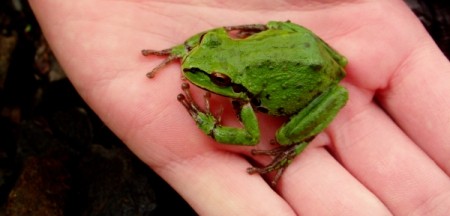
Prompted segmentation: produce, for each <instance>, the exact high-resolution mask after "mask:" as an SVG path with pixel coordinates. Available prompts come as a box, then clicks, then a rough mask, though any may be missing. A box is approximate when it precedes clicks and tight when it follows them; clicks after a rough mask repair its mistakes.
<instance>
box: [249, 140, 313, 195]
mask: <svg viewBox="0 0 450 216" xmlns="http://www.w3.org/2000/svg"><path fill="white" fill-rule="evenodd" d="M307 144H308V143H307V142H302V143H298V144H294V145H289V146H280V147H278V148H275V149H271V150H256V149H253V150H252V154H253V155H269V156H275V158H274V159H273V160H272V162H271V163H270V164H268V165H267V166H265V167H250V168H248V169H247V172H248V173H249V174H253V173H259V174H266V173H269V172H272V171H275V170H276V171H277V173H276V175H275V177H274V178H273V180H272V182H271V184H272V186H275V185H276V184H277V182H278V180H279V179H280V177H281V174H283V171H284V170H285V169H286V167H287V166H288V165H289V164H290V163H291V162H292V160H293V159H294V158H295V157H296V156H297V155H298V154H300V152H302V151H303V149H304V148H305V147H306V145H307Z"/></svg>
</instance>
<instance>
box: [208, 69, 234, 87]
mask: <svg viewBox="0 0 450 216" xmlns="http://www.w3.org/2000/svg"><path fill="white" fill-rule="evenodd" d="M209 78H210V79H211V81H212V82H213V83H214V84H216V85H218V86H221V87H227V86H230V85H231V79H230V77H228V76H227V75H225V74H222V73H219V72H213V73H211V75H209Z"/></svg>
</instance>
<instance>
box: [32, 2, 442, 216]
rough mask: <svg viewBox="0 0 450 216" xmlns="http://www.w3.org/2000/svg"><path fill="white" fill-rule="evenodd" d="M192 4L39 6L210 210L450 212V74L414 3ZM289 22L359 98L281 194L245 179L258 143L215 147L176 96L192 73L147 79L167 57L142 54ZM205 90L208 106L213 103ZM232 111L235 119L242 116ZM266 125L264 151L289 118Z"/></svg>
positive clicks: (115, 121)
mask: <svg viewBox="0 0 450 216" xmlns="http://www.w3.org/2000/svg"><path fill="white" fill-rule="evenodd" d="M189 2H191V1H176V0H173V1H171V2H170V3H168V2H167V1H102V0H95V1H94V0H80V1H59V0H30V4H31V5H32V7H33V10H34V12H35V13H36V16H37V18H38V21H39V23H40V25H41V27H42V28H43V31H44V34H45V36H46V37H47V40H48V41H49V43H50V45H51V47H52V49H53V51H54V53H55V55H56V56H57V58H58V60H59V62H60V63H61V64H62V66H63V67H64V69H65V71H66V73H67V75H68V76H69V78H70V80H71V81H72V83H73V84H74V86H75V87H76V89H77V90H78V91H79V93H80V94H81V96H82V97H83V98H84V99H85V100H86V102H87V103H88V104H89V105H90V106H91V107H92V108H93V109H94V111H95V112H96V113H97V114H98V115H99V116H100V117H101V118H102V120H103V121H104V122H105V123H106V124H107V125H108V127H110V128H111V129H112V130H113V131H114V132H115V133H116V134H117V135H118V136H119V137H120V138H121V139H122V140H123V141H124V143H125V144H126V145H127V146H128V147H129V148H130V149H131V150H132V151H133V152H134V153H135V154H136V155H137V156H138V157H139V158H140V159H141V160H142V161H144V162H145V163H147V164H148V165H149V166H150V167H151V168H152V169H154V170H155V171H156V172H157V173H158V174H159V175H161V176H162V177H163V178H164V179H165V180H166V181H167V182H169V183H170V184H171V185H172V186H173V187H174V188H175V189H176V190H177V191H178V192H179V193H180V194H181V195H182V196H183V197H184V198H185V199H186V200H187V201H188V202H189V204H190V205H191V206H192V207H193V208H194V209H195V210H196V212H197V213H199V214H200V215H220V214H223V213H224V212H226V213H227V214H228V215H238V214H239V215H295V214H301V215H390V214H395V215H405V214H412V215H414V214H416V215H424V214H428V215H445V213H448V212H450V209H449V208H450V179H449V174H450V135H449V134H450V109H448V108H449V107H450V64H449V61H448V60H447V59H446V58H445V56H444V55H443V54H442V53H441V52H440V51H439V49H438V48H437V46H436V45H435V44H434V42H433V41H432V39H431V38H430V36H429V35H428V34H427V32H426V31H425V29H424V28H423V27H422V26H421V24H420V22H419V20H418V19H417V18H416V17H415V16H414V14H413V13H412V12H411V11H410V10H409V8H407V6H406V5H404V3H403V1H401V0H373V1H363V0H360V1H358V0H354V1H340V2H338V1H330V2H332V3H326V2H327V1H305V2H304V3H302V1H297V2H299V3H296V5H295V4H294V3H288V2H284V1H273V0H270V1H253V0H250V1H245V4H243V3H242V1H225V2H224V1H205V2H203V3H197V4H198V5H195V4H194V3H189ZM195 2H198V1H195ZM287 19H289V20H291V21H292V22H295V23H298V24H301V25H304V26H306V27H308V28H310V29H312V30H313V31H314V32H316V33H317V34H318V35H319V36H321V37H322V38H323V39H324V40H326V41H327V42H328V43H329V44H330V45H332V46H333V47H334V48H336V49H337V50H338V51H339V52H340V53H342V54H344V55H345V56H346V57H347V58H348V60H349V64H348V66H347V68H346V70H347V77H346V78H345V79H344V80H343V82H342V85H343V86H345V87H346V88H347V89H348V90H349V92H350V100H349V101H348V103H347V105H346V106H345V107H344V109H342V110H341V112H340V113H339V114H338V116H337V117H336V119H335V120H334V121H333V122H332V123H331V125H330V126H329V127H328V128H327V129H326V130H325V131H324V132H323V133H321V134H320V135H319V136H317V137H316V139H315V140H314V141H312V143H311V144H310V146H309V147H308V148H307V149H306V150H305V151H304V152H303V153H302V154H301V155H300V156H298V157H297V158H296V159H295V160H294V162H293V163H292V164H291V165H290V166H289V168H288V169H286V171H285V172H284V174H283V176H282V178H281V179H280V181H279V182H278V185H277V187H276V188H271V187H270V185H269V184H268V183H267V181H265V180H264V179H263V178H261V177H260V176H259V175H249V174H247V173H246V172H245V169H246V168H247V167H249V166H250V163H249V161H248V160H247V159H246V158H247V157H244V155H249V152H250V150H251V148H252V147H237V146H225V145H222V144H217V143H215V142H214V141H213V140H212V139H211V138H209V137H207V136H205V135H204V134H203V133H202V132H201V131H200V130H199V129H198V128H197V126H196V125H195V123H194V122H193V121H192V119H191V117H190V116H189V115H188V114H187V113H186V111H185V110H184V107H182V105H180V104H179V102H178V101H177V100H176V96H177V95H178V94H179V93H180V92H181V89H180V85H181V82H182V81H181V80H180V72H179V64H177V63H174V64H171V65H168V66H167V67H165V68H164V69H163V70H161V71H160V72H158V74H157V75H156V76H155V78H154V79H152V80H149V79H148V78H147V77H146V76H145V74H146V72H148V71H149V70H151V69H152V68H153V67H155V66H156V65H157V64H158V63H159V62H160V61H161V60H162V59H163V58H157V57H144V56H142V55H141V53H140V50H142V49H149V48H152V49H163V48H167V47H170V46H172V45H174V44H179V43H180V42H182V41H183V40H185V39H186V38H187V37H189V36H191V35H193V34H195V33H198V32H200V31H203V30H207V29H210V28H213V27H218V26H230V25H241V24H251V23H266V22H267V21H268V20H287ZM193 94H194V98H195V99H196V100H197V101H198V102H199V104H202V102H201V100H202V94H203V93H202V92H201V91H199V90H195V89H193ZM213 102H214V103H227V102H228V101H227V100H223V99H219V98H217V97H214V96H213V97H212V99H211V103H213ZM218 107H219V106H216V107H215V108H214V106H212V108H213V109H216V110H218V109H219V108H218ZM227 108H229V107H227V106H226V105H224V109H225V111H224V116H223V117H222V118H224V121H225V120H226V119H228V118H232V115H230V113H229V112H228V111H227ZM259 117H260V119H261V120H260V127H261V131H262V134H264V135H263V137H262V139H261V144H260V145H258V146H257V148H258V149H267V148H272V147H271V146H270V145H269V144H268V143H269V140H270V139H272V138H273V133H274V131H275V130H276V128H278V126H279V123H280V120H274V119H272V118H268V117H267V116H263V115H259ZM232 123H233V122H232ZM232 123H231V124H232ZM256 159H257V160H258V161H259V162H260V163H263V164H265V163H267V162H268V161H269V158H266V157H257V158H256ZM267 178H268V179H267V180H268V181H270V178H271V176H268V177H267Z"/></svg>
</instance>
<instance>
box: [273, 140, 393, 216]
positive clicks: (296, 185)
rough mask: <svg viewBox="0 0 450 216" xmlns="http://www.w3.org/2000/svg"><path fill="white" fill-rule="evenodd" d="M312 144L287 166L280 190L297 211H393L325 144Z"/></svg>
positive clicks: (354, 213) (348, 213)
mask: <svg viewBox="0 0 450 216" xmlns="http://www.w3.org/2000/svg"><path fill="white" fill-rule="evenodd" d="M318 138H319V137H318ZM314 142H315V141H314ZM311 147H312V148H308V149H307V150H305V152H303V153H302V154H301V156H299V157H298V158H297V159H296V161H295V163H292V165H291V166H289V168H288V169H286V171H285V174H284V176H283V177H282V179H281V181H280V193H281V194H282V196H283V197H284V198H285V199H286V201H288V202H289V204H290V205H291V206H292V208H293V209H294V210H295V211H296V213H297V214H298V215H390V214H391V213H390V212H389V210H388V209H387V208H386V207H385V206H384V205H383V203H382V202H381V201H380V200H379V199H378V198H377V197H376V196H374V195H373V194H372V192H371V191H369V190H368V189H367V188H365V187H364V186H363V185H362V184H361V183H360V182H358V180H356V179H355V178H354V177H353V176H352V175H351V174H350V173H349V172H348V171H347V170H345V168H343V167H342V165H340V164H339V163H338V162H337V161H336V160H335V159H334V158H333V157H332V156H331V155H330V154H329V153H328V152H327V151H326V150H325V149H324V148H323V147H316V148H314V147H313V146H311Z"/></svg>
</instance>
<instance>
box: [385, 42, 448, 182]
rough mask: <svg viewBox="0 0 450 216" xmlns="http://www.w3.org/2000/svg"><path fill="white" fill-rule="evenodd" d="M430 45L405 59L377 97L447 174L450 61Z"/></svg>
mask: <svg viewBox="0 0 450 216" xmlns="http://www.w3.org/2000/svg"><path fill="white" fill-rule="evenodd" d="M430 40H431V39H430ZM429 46H433V47H428V48H423V49H420V50H419V51H418V52H420V54H419V53H413V54H412V56H410V57H409V59H408V60H406V62H405V63H404V64H403V65H402V66H401V68H400V69H399V70H398V71H397V73H396V75H395V76H394V78H393V79H392V81H391V82H390V85H389V88H388V89H386V90H384V91H383V92H382V93H381V94H380V96H379V98H380V101H381V103H382V105H383V107H385V109H386V110H387V111H388V112H389V114H390V115H391V116H392V117H393V118H394V119H395V121H396V122H397V123H398V124H399V125H400V127H401V128H402V129H403V130H404V131H405V132H406V133H407V134H408V136H410V137H411V138H412V139H413V140H414V142H416V143H417V144H418V145H419V146H420V147H421V148H422V149H423V150H424V151H425V152H426V153H427V154H429V155H430V156H431V157H432V158H433V159H434V161H435V162H436V163H437V164H438V165H439V166H440V167H442V169H444V170H445V172H446V173H447V175H450V157H449V155H450V145H449V143H450V136H449V132H450V109H449V107H450V97H449V96H450V94H449V93H450V64H449V62H448V60H447V59H445V57H444V56H443V55H442V54H440V52H439V51H438V50H437V48H436V47H434V46H435V45H434V44H431V43H430V44H429ZM419 62H422V63H425V64H421V63H419ZM426 62H428V64H426Z"/></svg>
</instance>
